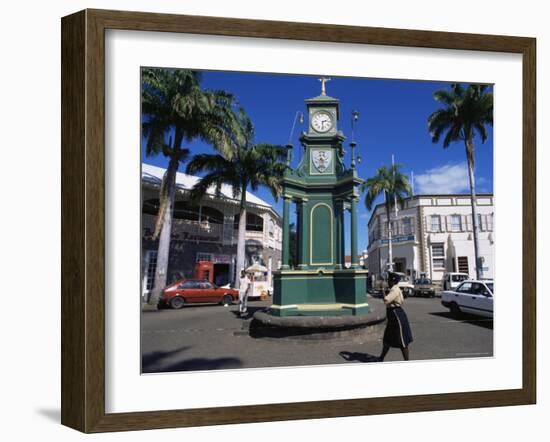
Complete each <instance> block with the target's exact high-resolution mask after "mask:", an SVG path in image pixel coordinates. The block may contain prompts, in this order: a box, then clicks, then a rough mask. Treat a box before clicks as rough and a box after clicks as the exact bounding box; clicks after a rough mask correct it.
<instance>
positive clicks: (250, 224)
mask: <svg viewBox="0 0 550 442" xmlns="http://www.w3.org/2000/svg"><path fill="white" fill-rule="evenodd" d="M239 218H240V215H239V214H237V215H235V218H234V221H233V228H234V229H235V230H237V229H238V228H239ZM246 230H247V231H249V232H250V231H252V232H263V231H264V219H263V218H262V217H261V216H260V215H256V214H255V213H251V212H247V213H246Z"/></svg>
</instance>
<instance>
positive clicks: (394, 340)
mask: <svg viewBox="0 0 550 442" xmlns="http://www.w3.org/2000/svg"><path fill="white" fill-rule="evenodd" d="M398 282H399V276H398V275H396V274H395V273H393V272H389V274H388V287H389V289H390V290H389V292H388V293H387V294H386V295H385V296H384V304H386V317H387V323H386V330H385V332H384V339H383V347H382V353H381V355H380V356H379V358H378V360H379V361H380V362H383V361H384V358H385V357H386V355H387V354H388V351H389V350H390V347H394V348H400V349H401V353H402V354H403V359H404V360H405V361H408V360H409V344H410V343H411V342H412V341H413V336H412V331H411V326H410V324H409V319H408V318H407V314H406V313H405V310H403V307H402V305H403V302H404V298H403V293H401V289H400V288H399V286H398V285H397V283H398Z"/></svg>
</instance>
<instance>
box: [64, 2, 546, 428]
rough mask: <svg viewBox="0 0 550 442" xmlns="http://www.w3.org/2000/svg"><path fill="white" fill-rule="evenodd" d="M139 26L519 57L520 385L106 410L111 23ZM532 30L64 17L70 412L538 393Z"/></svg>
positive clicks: (218, 414) (304, 409)
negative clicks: (519, 33) (502, 32)
mask: <svg viewBox="0 0 550 442" xmlns="http://www.w3.org/2000/svg"><path fill="white" fill-rule="evenodd" d="M106 29H121V30H139V31H156V32H159V31H162V32H175V33H191V34H209V35H220V36H239V37H261V38H272V39H290V40H302V41H324V42H336V43H357V44H374V45H388V46H401V47H416V48H440V49H457V50H475V51H494V52H504V53H516V54H521V56H522V64H523V91H522V94H523V146H522V151H523V165H522V172H523V208H522V209H523V251H524V256H523V294H522V297H523V298H522V299H523V318H522V320H523V325H522V328H523V330H522V331H523V337H522V342H523V354H522V367H523V383H522V387H521V388H518V389H511V390H498V391H476V392H466V393H461V392H458V393H446V394H429V395H417V396H400V397H381V398H365V399H349V400H330V401H318V402H298V403H296V402H293V403H283V404H261V405H254V406H231V407H219V408H201V409H187V410H185V409H182V410H171V411H147V412H136V413H116V414H108V413H106V412H105V388H106V387H105V338H106V336H105V299H104V293H105V270H104V264H105V163H104V157H105V143H104V140H105V75H104V73H105V30H106ZM535 55H536V41H535V39H533V38H525V37H510V36H495V35H474V34H458V33H447V32H431V31H418V30H404V29H383V28H367V27H355V26H340V25H325V24H310V23H291V22H275V21H260V20H240V19H230V18H215V17H198V16H184V15H168V14H152V13H141V12H122V11H105V10H85V11H81V12H78V13H75V14H73V15H70V16H67V17H65V18H63V19H62V342H61V343H62V410H61V420H62V423H63V424H64V425H67V426H69V427H72V428H75V429H77V430H80V431H83V432H87V433H88V432H90V433H91V432H104V431H124V430H143V429H152V428H169V427H185V426H199V425H215V424H230V423H245V422H262V421H281V420H289V419H311V418H325V417H339V416H357V415H373V414H384V413H401V412H412V411H431V410H446V409H461V408H472V407H493V406H506V405H521V404H533V403H535V401H536V299H535V292H536V149H535V145H536V138H535V137H536V130H535V129H536V127H535V115H536V105H535V87H536V81H535V80H536V77H535V76H536V73H535V64H536V63H535Z"/></svg>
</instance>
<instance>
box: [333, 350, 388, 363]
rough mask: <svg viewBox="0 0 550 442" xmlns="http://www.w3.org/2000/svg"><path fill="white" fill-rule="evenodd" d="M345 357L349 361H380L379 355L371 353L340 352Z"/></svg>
mask: <svg viewBox="0 0 550 442" xmlns="http://www.w3.org/2000/svg"><path fill="white" fill-rule="evenodd" d="M338 354H339V355H340V356H341V357H342V358H343V359H345V360H346V361H349V362H379V359H378V356H374V355H371V354H369V353H359V352H356V351H354V352H350V351H341V352H340V353H338Z"/></svg>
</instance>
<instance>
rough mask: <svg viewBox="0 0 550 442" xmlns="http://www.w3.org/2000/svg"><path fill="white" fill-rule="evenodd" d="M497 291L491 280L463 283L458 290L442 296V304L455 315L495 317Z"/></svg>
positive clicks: (448, 291)
mask: <svg viewBox="0 0 550 442" xmlns="http://www.w3.org/2000/svg"><path fill="white" fill-rule="evenodd" d="M494 298H495V291H494V286H493V281H491V280H483V281H478V280H468V281H463V282H462V283H461V284H460V285H459V286H458V287H457V288H456V289H454V290H446V291H444V292H443V294H442V295H441V304H443V306H444V307H447V308H448V309H450V310H451V313H452V314H453V315H455V316H456V315H459V314H460V313H471V314H474V315H479V316H485V317H488V318H492V317H493V303H494Z"/></svg>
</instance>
